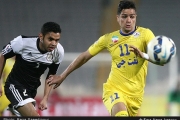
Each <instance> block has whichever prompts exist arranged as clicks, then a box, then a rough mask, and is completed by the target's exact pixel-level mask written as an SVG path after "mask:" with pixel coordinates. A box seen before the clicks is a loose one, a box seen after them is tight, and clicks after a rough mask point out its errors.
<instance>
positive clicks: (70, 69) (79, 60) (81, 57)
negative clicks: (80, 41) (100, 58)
mask: <svg viewBox="0 0 180 120" xmlns="http://www.w3.org/2000/svg"><path fill="white" fill-rule="evenodd" d="M86 54H87V53H86V52H84V53H81V54H80V55H79V56H78V57H77V58H76V59H74V61H73V62H72V63H71V64H70V65H69V66H68V67H67V68H66V70H65V71H64V72H63V73H62V76H63V77H65V78H66V77H67V76H68V75H69V74H70V73H71V72H73V71H74V70H76V69H78V68H79V67H81V66H82V65H83V64H85V63H86V62H87V61H88V60H89V59H90V58H91V57H89V56H88V57H87V55H86Z"/></svg>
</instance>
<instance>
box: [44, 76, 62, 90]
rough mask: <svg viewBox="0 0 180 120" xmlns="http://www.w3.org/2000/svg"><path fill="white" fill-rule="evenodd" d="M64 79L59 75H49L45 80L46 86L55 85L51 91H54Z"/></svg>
mask: <svg viewBox="0 0 180 120" xmlns="http://www.w3.org/2000/svg"><path fill="white" fill-rule="evenodd" d="M64 79H65V78H63V77H62V76H61V75H50V76H49V78H48V80H47V84H48V85H49V86H51V85H53V84H55V86H54V87H53V89H56V88H57V87H58V86H59V85H60V84H61V83H62V82H63V80H64Z"/></svg>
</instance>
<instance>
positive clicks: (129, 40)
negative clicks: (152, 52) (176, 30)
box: [88, 27, 155, 116]
mask: <svg viewBox="0 0 180 120" xmlns="http://www.w3.org/2000/svg"><path fill="white" fill-rule="evenodd" d="M154 37H155V36H154V34H153V32H152V31H151V30H150V29H148V28H143V27H137V29H136V31H135V32H134V33H133V34H131V35H128V36H123V35H121V34H120V31H119V30H117V31H114V32H112V33H108V34H105V35H103V36H101V37H100V38H99V39H98V40H97V41H96V42H95V43H94V44H92V45H91V46H90V47H89V49H88V51H89V53H90V54H91V55H93V56H94V55H96V54H98V53H99V52H100V51H102V50H104V49H106V50H107V51H108V52H109V53H110V55H111V56H112V61H111V72H110V74H109V77H108V79H107V81H106V83H104V86H103V101H104V103H105V106H106V107H107V109H108V111H109V112H110V111H111V109H112V107H113V105H114V104H115V103H117V102H122V101H123V102H124V103H125V104H126V105H127V106H126V107H127V108H128V113H129V114H130V116H134V115H137V112H138V109H139V108H140V106H141V102H142V97H143V95H144V87H145V84H146V76H147V67H148V61H147V60H145V59H143V58H140V57H137V56H136V55H135V54H134V53H133V52H130V50H129V47H128V45H134V46H135V47H137V48H139V49H140V50H141V51H142V52H145V53H147V44H148V43H149V41H150V40H152V39H153V38H154ZM107 86H108V87H107ZM116 93H118V94H119V95H120V96H121V97H120V99H116V100H115V101H114V102H113V103H111V99H112V98H111V97H112V96H113V95H114V94H116ZM125 96H127V97H126V98H125ZM127 102H129V103H127ZM131 103H132V104H133V106H134V108H131V107H130V105H131ZM110 113H111V112H110Z"/></svg>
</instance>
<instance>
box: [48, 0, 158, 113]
mask: <svg viewBox="0 0 180 120" xmlns="http://www.w3.org/2000/svg"><path fill="white" fill-rule="evenodd" d="M136 17H137V14H136V7H135V4H134V3H133V2H132V1H127V0H123V1H120V3H119V5H118V10H117V22H118V23H119V25H120V30H117V31H114V32H112V33H107V34H105V35H103V36H101V37H100V38H99V39H98V40H97V41H96V42H95V43H94V44H92V45H91V46H90V47H89V48H88V50H87V51H85V52H83V53H81V54H80V55H79V56H78V57H77V58H76V59H75V60H74V61H73V62H72V63H71V64H70V65H69V66H68V67H67V69H66V70H65V71H64V72H63V73H62V74H61V75H59V76H51V77H50V78H49V80H48V84H49V85H52V84H56V85H55V86H54V89H55V88H57V87H58V86H59V85H60V84H61V83H62V82H63V80H64V79H65V78H66V77H67V76H68V75H69V74H70V73H71V72H73V71H74V70H76V69H77V68H79V67H81V66H82V65H83V64H85V63H86V62H87V61H88V60H90V59H91V58H92V57H93V56H95V55H97V54H98V53H100V52H101V51H102V50H103V49H107V50H108V52H109V53H110V55H111V57H112V63H111V64H112V65H111V72H110V74H109V77H108V79H107V82H106V83H104V85H103V96H102V99H103V102H104V105H105V106H106V108H107V110H108V111H109V113H110V115H111V116H137V113H138V110H139V108H140V106H141V104H142V100H143V94H144V87H145V83H146V75H147V67H148V61H151V60H150V58H149V56H148V55H147V54H146V52H147V44H148V43H149V41H150V40H151V39H152V38H154V37H155V36H154V34H153V32H152V31H151V30H150V29H148V28H143V27H140V26H136Z"/></svg>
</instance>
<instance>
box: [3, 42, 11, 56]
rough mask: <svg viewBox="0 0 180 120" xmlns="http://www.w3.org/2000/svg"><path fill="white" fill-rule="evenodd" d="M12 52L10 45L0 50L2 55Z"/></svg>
mask: <svg viewBox="0 0 180 120" xmlns="http://www.w3.org/2000/svg"><path fill="white" fill-rule="evenodd" d="M11 50H12V47H11V45H10V44H8V45H6V47H5V48H4V49H3V50H2V54H3V55H5V54H7V53H9V52H10V51H11Z"/></svg>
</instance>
